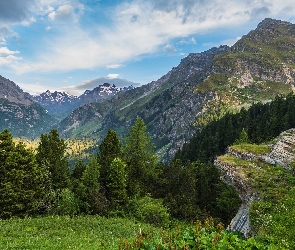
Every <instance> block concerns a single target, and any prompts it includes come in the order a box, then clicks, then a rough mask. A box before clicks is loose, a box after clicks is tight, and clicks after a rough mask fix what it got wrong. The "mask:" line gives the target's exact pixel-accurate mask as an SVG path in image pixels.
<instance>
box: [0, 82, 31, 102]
mask: <svg viewBox="0 0 295 250" xmlns="http://www.w3.org/2000/svg"><path fill="white" fill-rule="evenodd" d="M28 96H29V95H28V93H25V92H24V91H23V90H22V89H21V88H20V87H19V86H17V85H16V84H15V83H14V82H12V81H10V80H8V79H6V78H4V77H2V76H0V99H5V100H7V101H9V102H13V103H17V104H24V105H30V104H32V103H33V102H32V101H31V100H30V99H29V98H28Z"/></svg>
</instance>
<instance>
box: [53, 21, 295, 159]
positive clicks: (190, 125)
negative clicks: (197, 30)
mask: <svg viewBox="0 0 295 250" xmlns="http://www.w3.org/2000/svg"><path fill="white" fill-rule="evenodd" d="M294 27H295V25H293V24H291V23H288V22H282V21H278V20H273V19H265V20H263V21H262V22H261V23H260V24H259V25H258V26H257V28H256V29H255V30H253V31H251V32H249V34H247V35H245V36H243V37H242V38H241V40H239V41H238V42H237V43H236V44H235V45H234V46H233V47H231V48H230V47H227V46H221V47H219V48H212V49H210V50H208V51H205V52H202V53H192V54H189V55H188V56H187V57H186V58H184V59H182V60H181V62H180V64H179V65H178V66H177V67H175V68H173V69H172V70H171V71H170V72H168V73H167V74H166V75H165V76H163V77H162V78H160V79H159V80H157V81H154V82H151V83H149V84H147V85H145V86H142V87H139V88H136V89H134V90H131V91H128V92H126V93H120V94H118V95H116V96H115V97H114V98H112V99H111V100H109V101H106V102H104V103H101V104H91V105H87V106H85V107H83V108H80V109H77V110H76V111H74V112H73V113H72V114H71V115H70V116H69V117H67V118H66V119H64V120H63V121H61V123H60V124H59V125H58V129H59V130H60V131H61V133H62V134H63V135H64V136H85V135H87V136H94V137H96V138H102V137H103V136H104V135H105V133H106V130H107V129H108V128H113V129H116V130H117V131H118V133H119V134H121V135H122V134H124V133H125V132H126V131H127V129H128V128H129V127H130V125H131V124H132V123H133V121H134V119H135V118H136V117H137V116H141V117H142V118H143V119H144V120H145V122H146V124H147V126H148V131H149V133H150V134H151V135H152V136H153V137H154V138H155V139H154V142H155V144H156V147H157V149H158V150H159V154H160V155H161V156H162V157H163V158H166V159H169V158H171V157H172V156H173V155H174V153H175V151H176V150H177V149H178V148H180V147H182V145H183V143H185V142H186V141H187V140H188V139H189V138H190V137H191V135H192V134H193V133H194V131H195V129H196V126H198V125H202V124H204V123H205V124H206V123H208V122H210V121H211V120H213V119H216V118H218V117H220V116H222V115H223V114H224V112H225V111H228V110H229V109H239V108H241V107H242V106H248V105H250V104H251V103H253V102H256V101H269V100H270V99H272V98H274V97H275V96H276V95H278V94H286V93H289V92H291V91H292V90H293V89H294V77H295V75H294V74H295V73H294V72H295V64H294V60H295V57H294V55H295V28H294ZM91 114H92V115H91Z"/></svg>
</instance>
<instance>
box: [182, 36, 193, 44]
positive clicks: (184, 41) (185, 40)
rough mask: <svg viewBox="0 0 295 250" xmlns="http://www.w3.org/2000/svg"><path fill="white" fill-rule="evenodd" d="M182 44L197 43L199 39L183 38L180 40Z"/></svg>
mask: <svg viewBox="0 0 295 250" xmlns="http://www.w3.org/2000/svg"><path fill="white" fill-rule="evenodd" d="M179 43H180V44H197V41H196V39H195V38H194V37H192V38H189V39H184V38H183V39H181V41H180V42H179Z"/></svg>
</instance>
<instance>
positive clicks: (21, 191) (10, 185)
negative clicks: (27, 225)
mask: <svg viewBox="0 0 295 250" xmlns="http://www.w3.org/2000/svg"><path fill="white" fill-rule="evenodd" d="M0 157H1V162H0V173H1V175H0V178H1V179H0V217H1V218H9V217H11V216H25V215H33V214H36V213H37V212H38V207H39V205H40V203H41V201H42V198H43V196H44V192H45V188H44V175H43V169H42V168H39V167H38V164H37V162H36V159H35V156H34V154H33V152H32V151H31V150H29V149H26V148H25V146H24V144H22V143H19V144H17V145H16V146H15V144H14V143H13V142H12V135H11V134H10V132H9V131H8V130H5V131H3V132H2V133H0Z"/></svg>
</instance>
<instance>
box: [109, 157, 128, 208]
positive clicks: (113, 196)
mask: <svg viewBox="0 0 295 250" xmlns="http://www.w3.org/2000/svg"><path fill="white" fill-rule="evenodd" d="M126 177H127V175H126V164H125V163H124V162H123V161H122V160H121V159H119V158H115V159H114V160H113V162H112V164H111V167H110V175H109V182H108V187H109V190H110V200H111V203H112V206H113V208H118V207H119V206H120V205H124V204H125V203H126V202H127V191H126V187H127V179H126Z"/></svg>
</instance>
